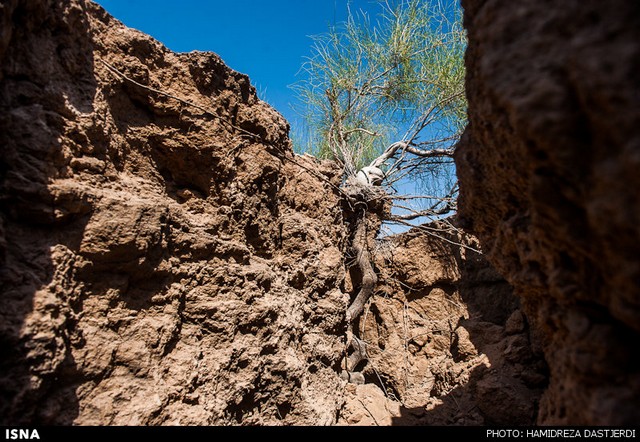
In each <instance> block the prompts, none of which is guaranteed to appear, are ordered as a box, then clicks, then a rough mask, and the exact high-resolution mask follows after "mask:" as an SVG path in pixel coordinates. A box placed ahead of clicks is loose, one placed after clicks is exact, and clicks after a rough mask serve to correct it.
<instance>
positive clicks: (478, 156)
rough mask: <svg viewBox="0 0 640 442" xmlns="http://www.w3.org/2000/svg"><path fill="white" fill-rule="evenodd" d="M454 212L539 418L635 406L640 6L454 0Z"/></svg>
mask: <svg viewBox="0 0 640 442" xmlns="http://www.w3.org/2000/svg"><path fill="white" fill-rule="evenodd" d="M462 5H463V7H464V10H465V26H466V28H467V30H468V36H469V47H468V51H467V55H466V65H467V94H468V99H469V125H468V128H467V130H466V132H465V134H464V136H463V139H462V141H461V142H460V144H459V145H458V148H457V157H456V162H457V166H458V176H459V179H460V200H459V214H460V220H461V223H462V224H463V225H464V226H465V227H466V228H467V229H468V230H470V231H472V232H473V233H475V234H477V235H478V237H479V239H480V241H481V244H482V247H483V250H484V251H485V252H486V253H487V255H488V257H489V259H490V260H491V262H492V263H493V264H494V265H495V266H496V268H497V269H498V270H499V271H500V272H501V274H503V275H504V276H505V277H506V278H507V280H508V281H509V282H510V283H511V284H512V285H513V286H514V288H515V291H516V294H517V295H518V296H519V297H520V299H521V300H522V306H523V310H524V312H525V313H526V316H527V318H528V320H529V322H530V323H531V326H532V329H533V330H534V331H535V334H536V335H537V336H538V337H539V339H540V342H541V343H542V346H543V349H544V354H545V357H546V360H547V362H548V364H549V368H550V384H549V387H548V390H547V391H546V392H545V393H544V396H543V398H542V400H541V403H540V412H539V416H538V419H537V422H538V423H539V424H588V425H594V424H595V425H598V424H604V425H620V424H633V425H636V424H637V422H638V421H639V420H640V359H639V358H638V352H637V350H636V349H637V342H638V341H639V340H640V229H639V227H638V226H640V192H638V187H639V185H640V184H639V182H638V170H640V155H639V152H640V125H639V124H638V122H639V121H640V81H639V77H638V71H639V68H640V64H639V63H640V4H639V3H638V2H635V1H625V0H615V1H611V2H601V1H597V0H587V1H574V0H571V1H564V2H561V3H557V4H553V5H549V4H547V3H545V2H540V1H537V0H527V1H521V2H518V4H517V5H514V3H513V2H510V1H506V0H488V1H480V0H463V1H462Z"/></svg>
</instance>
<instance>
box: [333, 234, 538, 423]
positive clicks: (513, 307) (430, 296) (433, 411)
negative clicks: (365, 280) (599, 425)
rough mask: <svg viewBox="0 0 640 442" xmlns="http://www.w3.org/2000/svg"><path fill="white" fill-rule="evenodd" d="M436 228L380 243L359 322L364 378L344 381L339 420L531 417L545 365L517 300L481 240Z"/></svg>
mask: <svg viewBox="0 0 640 442" xmlns="http://www.w3.org/2000/svg"><path fill="white" fill-rule="evenodd" d="M426 229H429V232H428V233H427V232H426ZM441 229H442V225H438V224H435V225H430V226H424V227H423V228H422V229H413V230H411V231H409V232H407V233H405V234H402V235H397V236H394V237H391V238H389V239H386V240H383V241H379V242H378V245H377V247H376V248H375V257H376V259H375V264H376V268H377V269H378V272H379V283H378V286H377V289H376V292H375V294H374V296H373V297H372V299H371V301H370V303H369V304H368V305H367V307H366V309H365V312H364V314H363V316H362V317H361V319H360V321H359V324H358V327H359V330H360V338H361V339H362V340H363V341H364V342H365V343H366V344H367V353H368V356H369V361H368V362H367V363H366V365H365V366H364V368H363V371H362V372H363V374H364V377H365V381H366V382H367V383H366V384H363V385H353V384H351V385H348V386H347V387H346V395H347V397H346V399H347V402H346V405H345V407H344V409H343V410H342V412H341V420H340V423H345V424H350V425H531V424H533V423H534V422H535V419H536V416H537V411H538V401H539V398H540V395H541V393H542V391H543V390H544V388H545V386H546V383H547V371H546V370H547V369H546V364H545V362H544V360H543V359H542V354H541V350H540V348H539V346H538V343H537V342H536V341H535V337H534V336H532V334H531V331H530V328H529V325H528V323H527V321H526V319H525V318H524V316H523V314H522V312H521V310H520V308H519V301H518V299H517V298H516V297H515V296H514V295H513V293H512V289H511V287H510V286H509V284H507V282H506V281H505V280H504V279H503V278H502V277H501V276H500V275H499V274H497V273H496V271H495V270H494V269H493V268H492V267H491V266H490V265H489V264H488V263H487V261H486V260H485V259H484V257H483V256H482V255H480V254H478V253H477V252H476V251H475V248H476V247H477V240H475V239H473V238H471V237H468V236H465V235H459V234H456V235H451V234H449V233H446V232H445V231H443V230H441ZM434 235H435V236H434Z"/></svg>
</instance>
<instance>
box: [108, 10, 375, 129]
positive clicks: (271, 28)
mask: <svg viewBox="0 0 640 442" xmlns="http://www.w3.org/2000/svg"><path fill="white" fill-rule="evenodd" d="M97 3H99V4H100V5H102V6H103V7H104V8H105V9H106V10H107V11H108V12H109V13H110V14H111V15H113V16H114V17H116V18H117V19H118V20H120V21H121V22H123V23H124V24H125V25H127V26H129V27H132V28H135V29H138V30H140V31H142V32H144V33H146V34H149V35H151V36H152V37H154V38H155V39H157V40H159V41H160V42H162V43H163V44H164V45H165V46H167V47H168V48H169V49H171V50H173V51H176V52H189V51H193V50H200V51H212V52H215V53H217V54H218V55H220V56H221V57H222V59H223V60H224V61H225V63H226V64H227V65H229V66H230V67H231V68H232V69H235V70H236V71H239V72H242V73H244V74H247V75H249V77H250V78H251V82H252V84H253V85H254V86H255V87H256V88H257V89H258V94H259V96H260V98H262V99H263V100H265V101H267V102H268V103H270V104H271V105H272V106H273V107H275V108H276V109H277V110H278V111H279V112H280V113H281V114H282V115H284V117H285V118H286V119H287V120H289V121H290V122H291V123H292V124H295V119H296V113H295V112H294V111H293V110H292V108H291V103H293V101H294V100H295V95H294V93H293V91H292V90H291V89H290V88H289V86H290V85H291V84H293V83H295V82H297V81H299V80H300V76H299V75H297V74H298V72H299V70H300V66H301V65H302V63H303V62H304V57H306V56H309V55H311V45H312V40H311V38H309V37H310V36H311V35H318V34H322V33H324V32H327V30H328V28H329V26H330V25H332V24H334V23H335V24H337V23H340V22H343V21H344V20H345V19H346V11H347V3H348V0H180V1H177V0H172V1H168V0H97ZM350 4H351V7H352V8H353V10H356V9H365V10H368V11H370V13H371V14H372V15H374V16H375V15H376V14H377V12H378V11H379V10H380V9H379V8H380V6H379V4H378V2H376V0H350Z"/></svg>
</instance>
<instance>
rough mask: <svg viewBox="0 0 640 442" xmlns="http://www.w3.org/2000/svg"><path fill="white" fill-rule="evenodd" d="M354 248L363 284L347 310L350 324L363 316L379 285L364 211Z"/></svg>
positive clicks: (355, 234) (357, 228)
mask: <svg viewBox="0 0 640 442" xmlns="http://www.w3.org/2000/svg"><path fill="white" fill-rule="evenodd" d="M352 248H353V251H354V252H355V253H356V264H357V265H358V267H359V268H360V272H361V273H362V284H361V286H360V291H359V292H358V294H357V295H356V297H355V299H354V300H353V302H352V303H351V305H350V306H349V308H348V309H347V322H348V323H349V324H351V323H352V322H353V321H354V320H355V319H356V318H357V317H358V316H360V315H361V314H362V311H363V310H364V305H365V304H366V302H367V301H368V300H369V298H370V297H371V294H372V293H373V290H374V289H375V287H376V284H377V283H378V276H377V275H376V272H375V270H374V269H373V265H372V264H371V253H369V247H368V244H367V225H366V212H365V211H363V214H362V216H361V217H360V218H358V221H357V225H356V230H355V233H354V235H353V243H352Z"/></svg>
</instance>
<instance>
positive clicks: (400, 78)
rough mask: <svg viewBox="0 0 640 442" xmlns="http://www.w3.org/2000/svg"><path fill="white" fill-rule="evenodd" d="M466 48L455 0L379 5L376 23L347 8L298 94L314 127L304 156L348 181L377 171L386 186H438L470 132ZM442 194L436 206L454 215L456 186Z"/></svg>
mask: <svg viewBox="0 0 640 442" xmlns="http://www.w3.org/2000/svg"><path fill="white" fill-rule="evenodd" d="M465 48H466V36H465V32H464V29H463V27H462V24H461V9H460V6H459V4H458V2H457V1H455V0H396V1H393V0H387V1H381V2H380V14H379V15H378V16H376V17H370V16H369V15H367V14H365V13H363V12H361V11H358V12H353V11H351V10H349V14H348V19H347V21H346V23H344V24H343V25H341V26H339V27H335V28H333V29H330V31H329V32H328V33H327V34H325V35H321V36H317V37H315V38H314V45H313V49H312V55H311V57H310V58H309V59H308V60H307V61H306V63H305V64H304V65H303V71H304V74H305V80H304V81H302V82H301V83H299V84H297V85H296V86H295V87H296V90H297V93H298V95H299V98H300V101H301V102H302V103H305V108H304V109H303V111H302V114H303V115H304V117H305V121H306V123H307V125H308V136H307V137H304V138H305V141H304V144H305V145H303V146H302V147H300V146H298V149H301V150H304V151H309V152H310V153H313V154H315V155H316V156H320V157H325V158H332V159H335V160H338V161H339V162H340V163H341V164H342V165H343V166H344V173H345V178H348V177H349V176H351V175H355V174H356V173H357V172H358V170H359V169H361V168H362V167H363V166H367V165H369V166H375V167H379V168H381V169H382V170H383V171H384V172H385V181H384V184H383V185H388V186H392V185H393V184H394V183H396V182H398V181H400V180H402V179H405V180H406V179H407V177H409V178H410V179H412V180H418V181H420V180H422V181H425V180H426V179H427V178H428V177H431V178H432V180H431V181H432V182H437V181H438V179H440V178H438V177H442V176H444V175H447V173H448V172H447V171H449V172H450V171H451V170H452V158H451V157H452V154H453V146H454V144H455V142H456V141H457V140H458V138H459V136H460V134H461V132H462V130H463V128H464V126H465V124H466V99H465V94H464V62H463V58H464V57H463V56H464V51H465ZM443 171H444V172H447V173H444V174H443ZM434 177H435V180H433V178H434ZM440 184H442V183H440ZM432 187H433V186H432ZM434 188H435V189H436V192H435V193H437V195H433V196H434V198H435V199H436V201H435V202H432V203H430V207H435V206H437V205H438V204H439V203H442V202H445V203H446V204H440V206H439V207H440V208H439V209H438V211H439V212H442V213H444V212H446V211H447V210H444V207H445V206H446V207H447V209H449V211H450V210H453V209H454V207H453V203H452V202H453V201H454V200H455V198H454V197H455V192H456V187H455V184H453V183H448V184H447V185H446V186H442V185H439V186H435V187H434ZM432 211H434V212H435V209H433V210H432Z"/></svg>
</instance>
